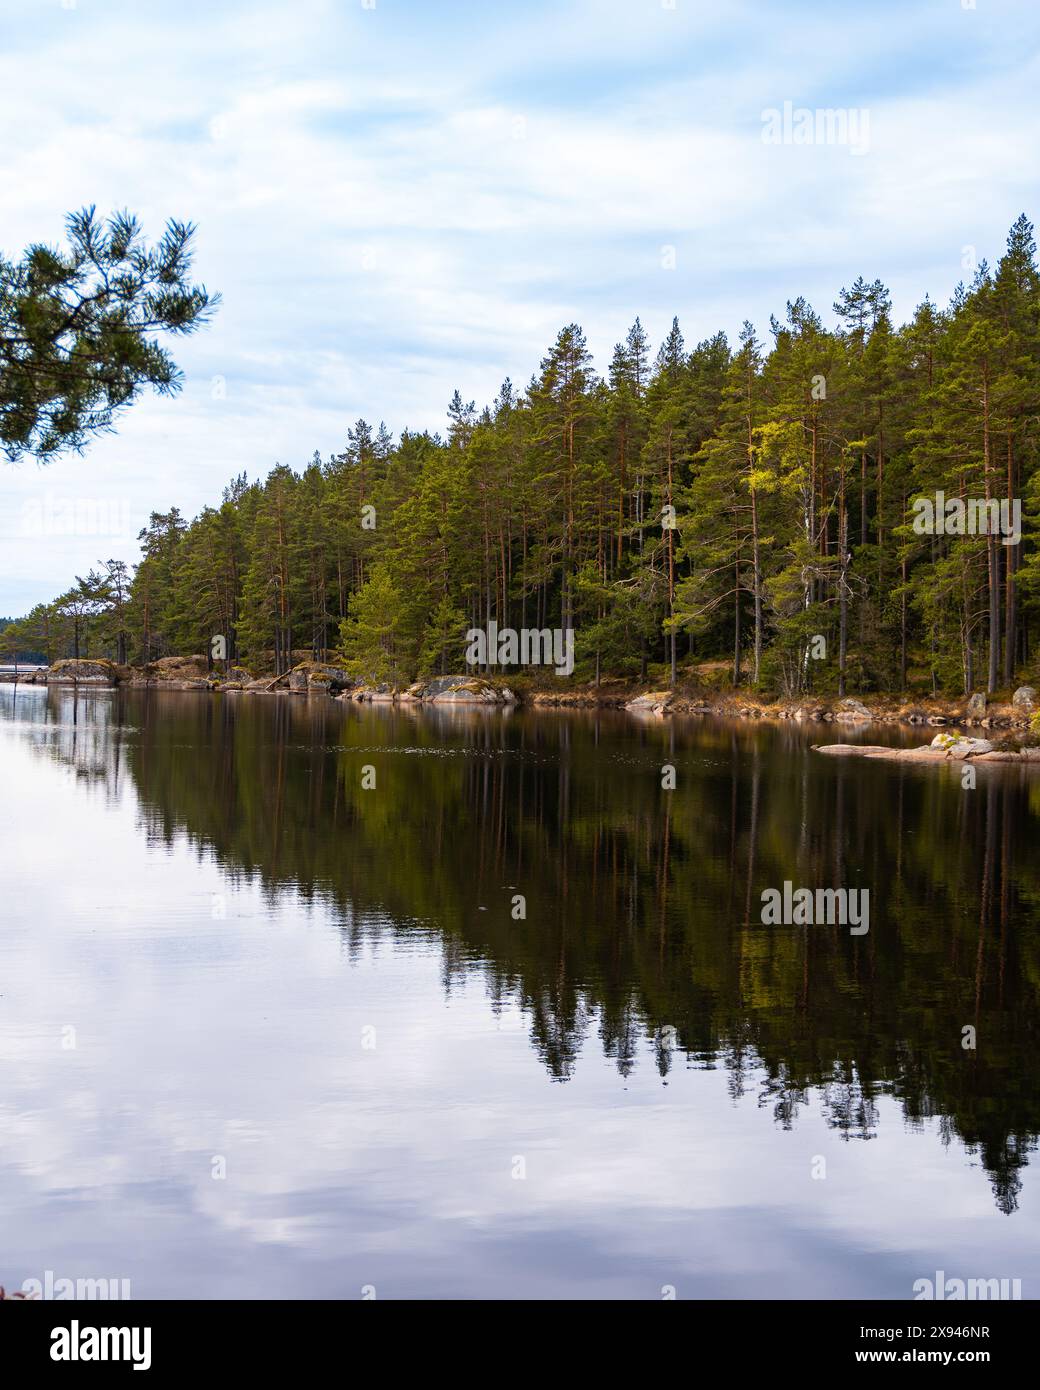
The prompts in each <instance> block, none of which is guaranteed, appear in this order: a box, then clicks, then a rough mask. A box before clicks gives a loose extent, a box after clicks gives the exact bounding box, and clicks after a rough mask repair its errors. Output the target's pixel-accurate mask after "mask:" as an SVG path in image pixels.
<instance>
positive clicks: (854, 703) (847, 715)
mask: <svg viewBox="0 0 1040 1390" xmlns="http://www.w3.org/2000/svg"><path fill="white" fill-rule="evenodd" d="M834 717H835V718H836V719H841V720H843V721H844V722H846V723H864V722H869V721H870V720H871V719H873V718H874V716H873V715H872V714H871V712H870V710H869V709H867V707H866V705H865V704H864V703H863V701H862V700H854V699H852V698H851V697H849V698H848V699H846V700H842V701H840V702H839V705H838V711H837V713H836V715H835V716H834Z"/></svg>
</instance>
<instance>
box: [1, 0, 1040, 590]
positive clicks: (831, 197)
mask: <svg viewBox="0 0 1040 1390" xmlns="http://www.w3.org/2000/svg"><path fill="white" fill-rule="evenodd" d="M0 35H2V43H0V122H2V130H3V135H4V138H3V139H2V140H0V209H2V216H0V248H2V250H3V252H4V253H5V254H6V255H8V256H14V255H17V254H18V253H19V252H20V251H21V249H22V247H23V246H24V245H26V244H27V243H29V242H31V241H35V240H42V241H49V242H54V241H57V240H59V239H60V236H61V232H62V223H63V217H64V214H65V213H66V212H67V211H68V210H69V209H70V208H74V207H79V206H81V205H83V204H85V203H96V204H97V205H98V207H99V209H101V210H103V211H106V212H107V211H109V210H111V209H113V208H116V207H129V208H130V209H132V210H133V211H135V212H136V213H137V214H138V215H139V216H140V217H141V218H142V220H143V221H144V224H145V226H146V229H147V230H148V232H149V233H150V234H151V235H152V236H154V235H157V234H158V233H159V232H160V231H161V229H162V226H163V223H164V222H165V219H166V218H167V217H169V216H176V217H180V218H184V219H190V220H192V221H194V222H196V223H198V226H199V233H198V257H197V273H198V276H199V278H201V279H203V280H204V281H205V282H206V283H207V285H208V286H209V287H210V288H211V289H219V290H220V291H221V292H222V294H223V296H224V305H223V307H222V309H221V311H220V313H219V314H218V316H217V317H216V319H215V320H214V322H213V325H212V326H211V327H210V328H209V329H208V330H207V331H205V332H203V333H202V334H200V335H199V336H197V337H195V338H194V339H192V340H190V341H189V342H187V343H184V344H180V345H179V351H178V352H177V357H178V361H179V362H180V365H181V366H182V367H183V368H184V371H185V374H186V383H185V390H184V391H183V393H182V394H181V395H180V396H179V397H177V398H175V399H174V400H172V401H159V400H154V399H145V400H142V401H141V402H140V403H139V404H138V405H136V406H135V407H133V408H132V409H131V410H130V411H129V412H128V413H126V414H125V415H124V416H123V417H122V419H121V421H120V424H119V429H118V433H117V434H116V435H114V436H111V437H107V438H103V439H100V440H98V441H96V442H95V443H94V444H93V445H92V446H91V447H90V449H89V451H88V453H87V454H86V455H85V456H84V457H82V458H75V457H73V458H69V459H64V460H60V461H58V462H57V463H55V464H52V465H50V466H48V467H47V468H46V469H40V468H38V467H37V466H36V465H34V464H31V463H23V464H21V465H19V466H18V467H17V468H11V467H4V469H3V475H2V479H0V613H20V612H22V611H24V610H25V609H26V608H28V607H29V606H30V605H31V604H32V603H34V602H37V601H39V600H42V599H46V598H50V597H52V596H53V595H54V594H55V592H57V591H58V590H59V589H60V588H62V587H65V586H67V584H68V583H69V582H70V581H71V579H72V576H73V574H74V573H76V572H79V573H83V572H85V570H86V569H87V568H89V567H90V565H91V564H95V563H96V562H97V561H98V560H100V559H103V558H107V557H108V556H110V555H118V556H122V557H123V558H126V559H128V560H132V559H134V558H136V555H137V546H136V542H135V540H134V536H135V535H136V532H137V530H138V529H139V528H140V526H141V525H143V524H144V522H145V521H146V519H147V515H148V512H149V511H150V510H152V509H161V510H165V509H167V508H168V507H170V506H171V505H177V506H179V507H180V508H181V509H182V511H183V512H184V513H185V514H187V515H193V514H194V513H195V512H196V511H197V510H198V509H199V508H200V507H201V506H203V505H204V504H205V503H207V502H211V501H214V500H217V499H219V495H220V491H221V488H222V487H223V485H224V484H225V482H226V481H227V480H228V479H229V478H230V477H231V476H232V475H233V474H236V473H238V472H240V471H242V470H243V469H244V470H246V471H247V472H248V473H249V475H250V476H251V477H255V476H258V475H263V474H264V473H266V472H267V471H268V469H269V468H270V467H271V466H272V465H273V464H274V463H275V462H282V463H288V464H291V465H293V466H302V465H303V464H305V463H306V462H307V461H308V460H309V459H310V457H311V455H312V454H313V452H314V450H315V449H317V450H319V451H320V452H321V453H322V455H323V456H327V455H328V454H330V453H332V452H336V451H338V450H339V449H341V448H342V446H343V443H344V441H345V437H346V430H347V427H348V425H349V424H351V423H352V422H353V421H354V420H356V419H357V418H358V417H359V416H364V417H365V418H367V419H369V420H370V421H372V422H373V423H376V422H378V421H379V420H380V419H383V420H385V421H386V423H387V425H388V426H389V427H390V429H391V430H393V431H394V433H395V434H396V433H398V432H399V431H400V429H401V428H402V427H404V426H408V427H412V428H423V427H429V428H431V429H436V428H440V427H441V426H442V425H443V422H444V412H445V408H446V405H447V402H448V400H449V399H450V396H451V393H452V391H453V390H454V389H455V388H456V387H458V388H459V389H460V390H461V391H462V393H463V394H464V396H465V397H466V398H467V399H470V398H473V399H476V400H477V402H478V404H480V403H483V402H484V401H486V400H489V399H490V398H492V397H493V396H494V394H495V392H496V390H497V389H498V386H499V384H500V383H501V381H502V379H503V378H504V377H505V376H507V375H508V376H510V377H512V379H513V380H514V382H516V383H518V384H520V385H523V384H524V383H526V382H527V380H528V379H529V377H530V375H531V373H532V371H533V370H535V368H536V367H537V365H538V361H539V359H540V357H541V356H542V354H543V353H544V351H545V349H546V347H547V346H548V344H549V343H550V342H551V341H552V339H553V338H554V336H555V334H556V331H557V330H558V328H559V327H560V326H561V325H562V324H564V323H568V322H571V321H577V322H579V323H581V324H582V325H583V327H584V328H585V331H586V334H587V336H588V339H589V343H590V346H591V348H592V350H593V352H594V355H595V357H596V360H597V363H598V365H599V366H600V367H601V369H604V370H605V368H606V366H607V363H608V361H609V355H610V352H611V349H612V347H613V344H614V343H615V342H616V341H617V340H618V339H620V338H622V337H623V336H624V334H625V332H626V330H627V328H628V326H629V324H630V323H631V322H632V319H633V318H634V317H635V315H636V314H639V315H640V316H641V317H642V320H643V323H644V325H645V326H646V327H647V329H648V331H649V332H650V334H651V336H652V338H653V339H654V340H655V342H656V341H657V340H659V339H660V338H661V337H662V336H663V334H664V332H665V331H666V329H667V327H668V324H669V323H670V321H671V316H672V315H673V314H678V316H679V319H680V324H681V326H682V329H683V331H684V333H685V335H686V339H687V342H688V343H690V344H692V343H694V342H696V341H697V340H698V339H700V338H703V337H706V336H708V335H709V334H711V333H714V332H716V331H717V330H718V329H720V328H722V329H725V330H726V331H727V332H728V333H730V334H731V335H734V334H735V333H736V332H737V330H738V329H739V327H740V323H741V321H742V320H743V319H744V318H751V319H752V320H753V321H754V322H755V323H756V326H757V327H758V328H759V331H760V334H762V335H765V334H766V332H767V330H768V321H769V315H770V313H773V312H775V313H777V314H778V315H780V316H782V315H783V311H784V305H785V302H786V301H787V300H788V299H790V298H793V297H795V296H796V295H799V294H804V295H805V296H806V297H807V298H808V299H809V300H810V302H812V303H813V304H814V305H815V307H816V308H817V309H818V310H819V311H820V312H822V313H824V315H825V317H827V318H829V317H830V305H831V303H832V301H833V300H834V298H835V295H836V293H837V291H838V289H839V288H840V287H841V286H842V285H843V284H848V283H850V282H851V281H852V280H854V279H855V277H856V276H857V275H858V274H863V275H865V276H867V277H868V278H869V279H873V278H874V277H875V276H878V277H880V278H881V279H883V280H884V281H885V282H886V283H887V284H888V285H889V286H890V288H891V290H892V294H893V300H894V306H895V311H896V314H897V316H899V317H903V316H906V315H908V314H909V313H910V312H912V310H913V308H914V306H915V304H916V303H918V302H919V301H920V300H921V299H922V298H923V297H924V294H925V293H926V292H927V293H930V294H931V295H932V297H933V299H937V300H939V301H940V302H945V300H946V298H947V297H948V295H949V293H950V291H951V290H952V289H953V287H954V286H955V285H956V283H957V282H958V280H960V279H962V278H968V277H969V276H970V268H968V269H966V268H965V266H966V265H967V266H969V267H970V261H971V257H972V255H975V256H977V257H979V258H981V257H983V256H985V257H988V258H989V259H990V260H991V261H993V260H995V259H996V258H997V256H998V255H999V254H1000V251H1001V249H1002V247H1003V244H1004V239H1005V237H1006V234H1007V229H1008V227H1009V226H1010V224H1011V222H1012V221H1013V220H1014V218H1015V217H1016V216H1017V215H1018V214H1019V213H1020V212H1022V211H1025V212H1026V213H1027V214H1028V215H1029V216H1030V217H1031V218H1035V217H1037V215H1038V214H1040V198H1038V197H1037V196H1036V195H1037V173H1036V171H1037V154H1036V152H1037V149H1038V147H1040V138H1038V137H1040V114H1038V110H1037V102H1036V94H1037V91H1038V89H1040V42H1038V40H1040V7H1038V6H1037V5H1036V4H1035V2H1033V3H1002V2H1001V0H976V4H975V8H971V7H970V6H969V7H967V8H965V6H964V4H963V0H935V2H934V3H915V0H901V2H899V3H896V2H893V3H888V0H875V3H871V4H866V5H864V4H856V5H853V4H844V3H824V0H819V3H814V4H799V3H797V2H796V3H788V0H785V2H784V3H783V4H780V3H776V0H748V2H747V3H734V4H729V3H726V4H707V3H704V0H665V3H662V0H555V2H554V3H541V2H540V0H527V2H525V3H521V0H496V3H486V2H485V3H472V2H471V0H438V3H436V4H434V3H431V0H374V4H372V3H371V0H367V3H366V2H365V0H293V3H291V4H290V3H282V4H277V5H275V4H264V3H238V0H225V2H224V3H220V0H215V2H214V3H205V4H204V3H197V2H196V0H187V2H186V3H183V2H182V3H178V4H176V5H172V4H159V3H152V2H151V0H146V2H143V0H136V3H133V2H132V0H75V3H72V0H65V3H64V4H63V3H62V0H0ZM785 102H791V103H792V105H793V107H794V108H809V109H811V110H815V109H817V108H831V109H835V110H841V111H848V112H851V113H857V115H858V116H859V119H860V120H862V119H863V118H862V114H861V113H866V120H867V122H868V125H867V127H866V129H867V130H868V132H869V139H868V140H867V141H865V142H861V143H863V144H865V148H864V149H863V150H862V151H861V152H859V153H856V152H855V151H854V150H853V148H851V147H850V144H849V143H846V144H783V143H781V144H771V143H767V142H765V141H764V140H763V131H764V125H763V112H764V111H767V110H770V109H775V110H782V108H783V106H784V103H785ZM861 128H862V127H861ZM91 507H94V508H96V512H95V513H92V512H91V510H90V509H91ZM73 508H78V514H79V516H80V517H81V518H82V517H83V516H84V515H87V516H88V517H89V516H90V515H92V514H97V515H100V516H101V517H102V518H106V517H107V518H118V524H112V523H111V522H108V523H103V524H106V525H107V528H108V530H109V531H111V532H114V534H107V535H99V534H96V533H93V532H92V529H91V525H90V523H87V524H85V525H84V524H83V523H82V521H80V522H79V523H73V532H72V533H71V534H68V533H66V531H65V528H64V526H63V523H62V520H61V519H62V518H63V517H64V516H65V515H67V514H69V513H70V511H71V510H72V509H73ZM41 516H42V517H44V518H49V520H45V522H44V523H43V524H42V526H41V525H40V522H39V519H40V517H41Z"/></svg>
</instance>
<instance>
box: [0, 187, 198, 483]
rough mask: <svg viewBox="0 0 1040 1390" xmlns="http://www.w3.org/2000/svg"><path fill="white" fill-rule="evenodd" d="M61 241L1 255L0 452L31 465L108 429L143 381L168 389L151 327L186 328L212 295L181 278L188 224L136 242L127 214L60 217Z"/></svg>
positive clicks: (171, 380) (166, 368) (173, 381)
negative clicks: (18, 255)
mask: <svg viewBox="0 0 1040 1390" xmlns="http://www.w3.org/2000/svg"><path fill="white" fill-rule="evenodd" d="M66 226H67V230H68V241H69V246H68V249H67V250H56V249H54V248H52V247H48V246H44V245H35V246H30V247H29V249H28V250H27V251H26V252H25V254H24V256H23V257H22V259H21V260H20V261H18V262H13V261H8V260H6V259H4V258H3V257H2V256H0V451H2V452H3V453H4V454H5V455H6V457H7V458H8V459H10V460H15V459H18V458H21V457H23V456H25V455H30V456H32V457H34V458H36V459H38V460H40V461H42V462H46V461H47V460H48V459H51V458H53V457H54V456H55V455H56V454H58V453H59V452H61V451H62V450H66V449H74V450H79V449H82V448H83V447H84V445H85V444H86V443H87V441H88V440H89V438H90V437H91V436H92V435H94V434H96V433H97V432H98V431H100V430H107V429H109V428H110V427H111V424H112V420H113V417H114V415H115V413H116V412H117V411H118V410H119V409H120V407H122V406H125V405H128V404H129V403H130V402H131V401H132V400H134V398H135V397H136V396H137V395H138V394H139V392H140V390H141V388H142V387H143V386H152V387H153V388H154V389H155V390H156V391H157V392H159V394H161V395H169V394H171V393H172V392H175V391H176V390H178V389H179V385H180V375H179V372H178V370H177V367H176V365H175V364H174V362H173V359H172V358H171V356H170V355H169V353H168V352H167V351H166V350H165V349H164V348H163V347H162V346H161V344H160V342H159V339H158V338H157V337H156V334H158V333H172V334H181V335H183V334H186V333H191V332H193V331H194V330H195V329H197V328H198V327H199V326H200V325H201V324H203V323H204V322H205V321H206V319H207V318H208V317H209V315H210V313H211V312H212V310H213V309H214V308H215V307H216V306H217V304H218V302H219V296H216V295H209V294H207V292H206V289H205V287H204V286H201V285H193V284H191V283H190V281H189V279H188V274H189V271H190V269H191V261H192V252H191V242H192V238H193V235H194V230H195V229H194V228H193V227H192V226H191V225H190V224H189V223H184V222H173V221H171V222H170V223H169V224H168V226H167V228H166V231H165V232H164V234H163V236H162V238H161V240H160V241H159V243H158V244H157V245H156V246H154V247H148V246H146V245H145V244H144V240H143V236H142V232H141V228H140V226H139V225H138V223H137V220H136V218H134V217H132V216H131V215H130V214H129V213H127V212H120V213H116V214H115V215H114V216H113V217H111V218H110V219H109V220H108V222H107V223H104V224H101V223H100V222H98V220H97V218H96V217H95V210H94V208H93V207H90V208H84V209H83V210H82V211H81V212H75V213H70V214H69V216H68V218H67V219H66Z"/></svg>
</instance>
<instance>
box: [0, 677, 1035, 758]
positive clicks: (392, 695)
mask: <svg viewBox="0 0 1040 1390" xmlns="http://www.w3.org/2000/svg"><path fill="white" fill-rule="evenodd" d="M221 665H223V666H224V669H216V668H215V667H214V665H213V663H212V662H211V661H209V660H208V659H207V658H206V657H205V656H201V655H198V656H189V657H164V658H161V659H159V660H158V661H155V662H151V663H149V664H148V665H147V666H144V667H134V666H128V665H120V664H118V663H116V662H114V661H111V660H108V659H107V658H97V659H93V660H73V659H63V660H60V661H57V662H54V663H53V664H52V665H51V666H49V667H41V668H36V669H27V670H24V671H11V670H8V671H4V672H0V682H4V683H8V684H10V683H20V684H24V685H46V686H55V687H69V686H71V687H74V688H83V689H88V690H91V689H93V690H115V689H132V690H142V689H143V690H166V691H189V690H195V691H200V692H211V693H236V692H241V693H244V694H249V695H271V694H283V695H286V694H288V695H306V696H310V697H317V698H321V697H325V698H328V699H334V700H340V701H351V702H358V703H372V704H383V705H416V704H418V705H425V704H429V705H436V706H439V707H443V706H457V707H462V708H498V709H501V710H505V709H510V708H513V707H516V706H518V705H523V706H526V707H529V708H535V709H539V710H565V709H622V710H625V711H627V712H628V713H630V714H633V715H636V716H640V717H644V718H653V719H663V718H666V717H668V716H674V715H679V716H683V715H693V716H717V717H729V718H741V719H752V720H755V719H765V720H793V721H795V722H797V723H833V724H835V725H837V726H839V727H853V728H857V727H858V728H864V727H866V726H868V725H870V724H873V723H880V724H909V725H922V726H930V727H945V726H961V727H965V728H976V727H977V728H982V729H986V730H991V731H994V732H996V731H1004V746H1002V747H999V748H998V747H997V746H995V745H994V744H993V743H991V742H989V741H988V740H986V739H965V738H963V737H961V736H959V735H955V734H946V735H942V734H940V735H936V737H935V739H934V741H933V743H932V745H930V746H929V747H927V748H922V749H896V748H884V747H880V748H879V747H877V746H872V745H866V744H832V745H826V746H823V747H819V746H817V745H814V748H817V751H821V752H829V753H846V754H850V755H853V754H854V755H857V756H862V757H894V758H902V759H911V760H918V761H930V760H936V759H941V758H945V757H954V758H957V757H971V758H973V759H975V760H980V759H981V760H984V761H1013V760H1016V759H1018V758H1019V756H1020V755H1021V756H1022V760H1025V761H1032V760H1033V759H1034V758H1036V760H1038V761H1040V694H1038V692H1037V691H1036V689H1035V688H1034V687H1032V686H1021V687H1019V688H1018V689H1017V690H1016V691H1015V692H1014V694H1013V696H1012V698H1011V699H1010V700H1002V699H996V700H993V701H990V700H988V699H987V698H986V697H985V696H984V695H981V694H975V695H973V696H972V697H971V698H970V699H969V700H968V701H965V700H949V699H940V698H929V699H925V700H907V699H900V698H897V697H893V696H866V697H864V698H863V699H857V698H854V697H849V696H846V697H844V698H841V699H837V698H823V699H809V700H801V701H798V700H783V699H780V700H771V699H768V698H762V697H757V696H755V695H752V694H748V693H746V692H740V691H732V690H730V691H720V690H717V689H716V690H712V689H710V688H709V687H707V686H705V685H703V684H701V685H698V684H697V682H696V681H693V680H691V681H689V682H684V683H681V684H680V685H679V686H677V688H676V689H674V690H667V689H665V690H648V689H646V687H645V686H643V685H641V684H640V683H639V682H636V681H631V680H629V681H601V682H600V683H599V684H598V685H593V684H580V683H577V684H576V683H574V682H568V683H566V684H564V682H562V681H557V682H555V683H551V682H550V680H549V678H548V677H544V676H543V677H541V678H539V679H537V680H533V679H531V678H530V677H528V676H525V675H523V674H518V675H517V676H515V677H513V678H511V682H510V683H506V682H505V681H502V680H497V679H496V680H488V679H486V678H485V677H483V676H479V675H475V674H472V673H469V674H465V673H460V674H457V675H448V676H437V677H432V678H429V679H426V680H419V681H415V682H413V683H412V684H411V685H409V686H395V685H392V684H390V683H379V684H371V683H366V682H363V681H358V680H357V679H356V678H354V677H353V676H351V674H350V673H349V671H348V669H347V668H346V667H345V666H343V665H341V664H338V663H335V662H316V661H310V660H304V661H300V662H297V663H296V664H295V665H294V666H292V667H291V668H290V669H289V670H288V671H287V672H284V673H282V674H281V675H278V674H273V675H272V674H271V673H270V672H269V671H268V672H264V673H261V674H258V675H254V673H253V672H252V671H250V670H249V669H247V668H245V667H242V666H233V665H230V664H228V663H221ZM1034 744H1035V745H1036V747H1035V750H1034V747H1033V745H1034ZM955 745H956V747H955ZM982 745H985V746H982Z"/></svg>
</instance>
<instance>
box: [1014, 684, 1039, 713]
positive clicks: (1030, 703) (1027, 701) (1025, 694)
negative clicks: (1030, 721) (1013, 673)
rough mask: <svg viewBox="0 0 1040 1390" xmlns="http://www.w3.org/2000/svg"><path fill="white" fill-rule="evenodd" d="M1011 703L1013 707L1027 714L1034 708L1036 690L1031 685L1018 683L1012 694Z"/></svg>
mask: <svg viewBox="0 0 1040 1390" xmlns="http://www.w3.org/2000/svg"><path fill="white" fill-rule="evenodd" d="M1011 703H1012V704H1013V705H1014V707H1015V709H1017V710H1021V711H1022V712H1023V713H1024V714H1028V713H1029V712H1030V710H1032V709H1035V708H1036V691H1035V690H1034V689H1033V687H1032V686H1031V685H1020V686H1019V687H1018V689H1017V690H1016V691H1015V693H1014V695H1012V697H1011Z"/></svg>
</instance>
